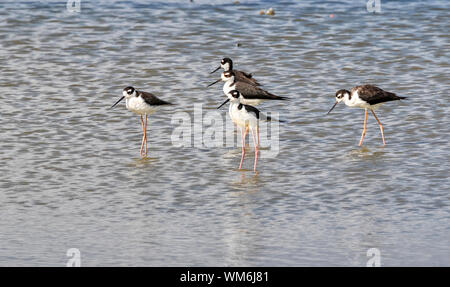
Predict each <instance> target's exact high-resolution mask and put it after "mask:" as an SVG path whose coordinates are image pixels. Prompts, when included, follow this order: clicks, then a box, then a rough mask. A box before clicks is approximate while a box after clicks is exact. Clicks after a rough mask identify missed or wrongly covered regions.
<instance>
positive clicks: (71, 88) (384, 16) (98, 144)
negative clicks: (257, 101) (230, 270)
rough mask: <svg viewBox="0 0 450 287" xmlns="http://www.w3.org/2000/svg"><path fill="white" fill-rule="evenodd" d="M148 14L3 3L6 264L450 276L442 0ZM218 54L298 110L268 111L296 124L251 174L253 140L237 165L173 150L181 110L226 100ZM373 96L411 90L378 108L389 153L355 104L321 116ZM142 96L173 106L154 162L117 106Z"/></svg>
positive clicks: (0, 134)
mask: <svg viewBox="0 0 450 287" xmlns="http://www.w3.org/2000/svg"><path fill="white" fill-rule="evenodd" d="M148 2H150V1H84V0H83V1H81V11H80V12H79V13H70V12H68V11H67V9H66V2H65V1H34V2H30V1H19V2H17V1H9V0H8V1H2V2H1V3H0V47H1V48H0V91H1V96H0V99H1V105H0V138H1V140H0V215H1V220H0V265H2V266H7V265H12V266H24V265H26V266H30V265H31V266H39V265H51V266H65V264H66V262H67V260H68V259H69V258H68V257H66V250H67V249H69V248H78V249H79V250H80V251H81V262H82V263H81V264H82V266H105V265H113V266H124V265H125V266H130V265H133V266H134V265H139V266H159V265H163V266H211V265H212V266H246V265H249V266H271V265H273V266H285V265H289V266H311V265H312V266H321V265H326V266H365V265H366V262H367V260H368V259H369V258H368V257H367V255H366V252H367V250H368V249H369V248H378V249H379V250H380V253H381V264H382V265H384V266H393V265H419V266H422V265H427V266H430V265H431V266H434V265H446V266H448V265H450V259H449V258H450V257H449V256H450V248H449V244H448V242H449V236H450V230H449V227H450V225H449V211H450V209H449V199H450V198H449V197H450V196H449V187H450V186H449V179H448V175H449V168H448V162H449V160H450V158H449V152H448V150H449V143H448V140H449V123H450V121H449V118H448V114H449V105H448V102H449V96H448V91H449V88H450V81H449V74H450V73H449V72H450V69H449V56H450V55H449V51H450V49H449V48H450V43H449V33H448V31H449V30H448V28H449V24H450V23H449V16H450V13H449V8H448V2H447V1H426V2H423V1H381V13H376V14H374V13H368V11H367V10H366V1H320V2H319V1H317V2H316V1H279V2H277V1H244V0H241V1H240V3H239V4H233V1H194V2H193V3H190V2H189V1H161V2H159V1H151V2H150V3H148ZM270 7H273V8H274V9H275V13H276V14H275V16H260V15H259V11H260V10H261V9H268V8H270ZM331 14H332V16H331ZM238 44H239V45H238ZM225 56H228V57H231V58H232V59H233V60H234V62H235V67H236V68H238V69H242V70H244V71H248V72H252V73H254V76H255V77H256V78H257V79H258V80H259V81H260V82H262V83H263V84H264V88H265V89H267V90H269V91H270V92H272V93H275V94H277V95H280V96H288V97H290V98H291V100H290V101H289V102H271V103H264V104H262V105H260V106H259V108H260V109H261V110H263V111H267V112H278V113H280V115H281V117H282V118H283V119H285V120H286V121H287V123H283V124H280V134H279V138H280V143H279V144H280V152H279V155H278V156H277V157H274V158H262V159H260V161H259V166H258V173H257V174H255V173H253V172H252V171H251V169H252V164H253V149H252V148H251V147H250V148H249V149H248V153H247V156H246V160H245V162H244V164H245V168H246V169H245V170H242V171H240V170H238V169H237V168H238V165H239V160H240V148H239V147H238V146H234V147H204V146H203V147H191V146H189V147H174V146H173V145H172V141H171V134H172V132H173V130H174V128H175V125H174V124H173V123H172V122H171V119H172V116H173V115H174V114H175V113H178V112H185V113H187V114H189V115H190V116H192V115H193V106H194V104H195V103H197V104H203V109H204V111H211V112H212V111H214V109H215V108H216V107H217V106H218V104H220V103H221V102H222V101H223V99H224V95H223V93H222V90H221V85H220V86H219V85H216V86H213V87H211V88H208V89H207V88H206V85H207V84H208V83H210V82H212V81H214V80H215V79H216V78H217V77H218V76H219V73H217V74H215V75H209V72H210V71H212V70H213V69H214V68H215V67H217V66H218V64H219V61H220V60H221V59H222V58H223V57H225ZM362 83H373V84H376V85H378V86H380V87H382V88H384V89H386V90H388V91H392V92H395V93H397V94H399V95H403V96H408V97H409V99H408V100H406V101H402V102H392V103H389V104H386V105H384V106H383V107H381V108H380V109H379V110H378V112H377V114H378V116H379V118H380V120H381V121H382V123H383V124H384V127H385V135H386V141H387V146H386V147H382V146H381V143H382V142H381V136H380V132H379V129H378V126H377V124H376V121H375V120H374V119H373V118H372V117H371V116H369V121H368V132H367V135H366V139H365V143H364V146H363V147H361V148H360V147H358V146H357V144H358V140H359V137H360V133H361V130H362V124H363V114H364V112H363V111H362V110H360V109H349V108H346V107H344V105H343V104H342V105H340V106H338V107H337V108H336V109H335V110H334V111H333V113H331V114H330V115H328V116H325V113H326V112H327V111H328V109H329V108H330V107H331V105H332V104H333V103H334V94H335V92H336V90H338V89H341V88H347V89H350V88H351V87H353V86H355V85H358V84H362ZM129 85H132V86H135V87H136V88H138V89H142V90H144V91H149V92H153V93H155V94H156V95H157V96H158V97H160V98H162V99H164V100H167V101H170V102H173V103H174V104H175V105H173V106H171V107H168V108H165V109H161V110H160V111H159V112H158V113H156V114H154V115H152V116H151V117H150V119H149V129H148V142H149V157H150V158H149V159H146V160H141V159H140V158H139V145H140V140H141V129H140V126H139V118H138V116H136V115H133V114H132V113H130V112H129V111H127V110H126V109H125V105H124V104H123V103H122V104H121V105H120V106H119V107H117V108H116V109H114V110H108V107H110V106H111V105H112V104H113V103H114V102H115V101H116V100H117V99H118V98H119V97H120V95H121V91H122V89H123V88H124V87H126V86H129ZM226 110H227V109H226V108H224V109H223V110H222V111H221V113H220V115H221V116H223V119H224V120H229V119H228V118H225V114H226V113H227V111H226ZM217 113H218V115H219V112H217ZM265 152H267V150H264V149H263V150H262V151H261V154H262V156H263V154H264V153H265Z"/></svg>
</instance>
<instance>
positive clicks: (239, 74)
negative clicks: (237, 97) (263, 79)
mask: <svg viewBox="0 0 450 287" xmlns="http://www.w3.org/2000/svg"><path fill="white" fill-rule="evenodd" d="M233 72H234V74H235V75H236V80H237V81H241V82H245V83H247V84H250V85H254V86H260V85H261V84H260V83H258V81H257V80H256V79H254V78H253V77H252V74H248V73H246V72H243V71H238V70H233Z"/></svg>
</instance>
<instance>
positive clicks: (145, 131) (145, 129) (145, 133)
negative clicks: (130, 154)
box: [144, 115, 147, 156]
mask: <svg viewBox="0 0 450 287" xmlns="http://www.w3.org/2000/svg"><path fill="white" fill-rule="evenodd" d="M144 137H145V156H147V115H145V127H144Z"/></svg>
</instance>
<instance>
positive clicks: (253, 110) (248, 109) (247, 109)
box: [238, 104, 259, 120]
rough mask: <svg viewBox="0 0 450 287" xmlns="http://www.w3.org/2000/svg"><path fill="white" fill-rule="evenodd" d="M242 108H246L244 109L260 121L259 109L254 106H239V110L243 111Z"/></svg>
mask: <svg viewBox="0 0 450 287" xmlns="http://www.w3.org/2000/svg"><path fill="white" fill-rule="evenodd" d="M242 107H244V109H245V110H246V111H247V112H249V113H254V114H255V116H256V118H257V119H258V120H259V110H258V109H257V108H255V107H254V106H249V105H244V104H239V106H238V109H239V110H240V109H242Z"/></svg>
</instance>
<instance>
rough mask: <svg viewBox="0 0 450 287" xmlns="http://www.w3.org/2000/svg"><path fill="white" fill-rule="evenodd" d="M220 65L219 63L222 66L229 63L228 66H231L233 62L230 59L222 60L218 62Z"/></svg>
mask: <svg viewBox="0 0 450 287" xmlns="http://www.w3.org/2000/svg"><path fill="white" fill-rule="evenodd" d="M220 63H221V64H222V65H223V64H225V63H230V64H232V63H233V61H231V59H230V58H223V59H222V61H220Z"/></svg>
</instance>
